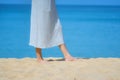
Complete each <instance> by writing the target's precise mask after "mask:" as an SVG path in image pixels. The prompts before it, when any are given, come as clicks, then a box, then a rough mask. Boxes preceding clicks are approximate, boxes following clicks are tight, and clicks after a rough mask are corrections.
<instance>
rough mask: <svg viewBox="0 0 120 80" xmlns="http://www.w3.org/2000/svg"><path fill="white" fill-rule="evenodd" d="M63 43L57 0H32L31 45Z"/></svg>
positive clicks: (49, 45)
mask: <svg viewBox="0 0 120 80" xmlns="http://www.w3.org/2000/svg"><path fill="white" fill-rule="evenodd" d="M63 43H64V39H63V34H62V26H61V23H60V20H59V17H58V14H57V10H56V6H55V0H32V8H31V27H30V40H29V45H31V46H34V47H37V48H49V47H53V46H58V45H60V44H63Z"/></svg>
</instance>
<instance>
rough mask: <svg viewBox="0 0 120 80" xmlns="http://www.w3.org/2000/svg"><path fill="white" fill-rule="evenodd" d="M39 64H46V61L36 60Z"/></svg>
mask: <svg viewBox="0 0 120 80" xmlns="http://www.w3.org/2000/svg"><path fill="white" fill-rule="evenodd" d="M37 62H39V63H47V60H37Z"/></svg>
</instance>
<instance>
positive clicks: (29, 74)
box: [0, 57, 120, 80]
mask: <svg viewBox="0 0 120 80" xmlns="http://www.w3.org/2000/svg"><path fill="white" fill-rule="evenodd" d="M45 59H46V60H49V62H48V63H44V64H41V63H38V62H37V61H36V59H35V58H29V57H26V58H21V59H17V58H0V80H120V58H79V59H78V60H77V61H72V62H66V61H64V60H63V59H62V58H45Z"/></svg>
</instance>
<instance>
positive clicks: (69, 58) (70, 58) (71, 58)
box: [65, 56, 77, 61]
mask: <svg viewBox="0 0 120 80" xmlns="http://www.w3.org/2000/svg"><path fill="white" fill-rule="evenodd" d="M76 60H77V59H76V58H73V57H71V56H70V57H67V58H65V61H76Z"/></svg>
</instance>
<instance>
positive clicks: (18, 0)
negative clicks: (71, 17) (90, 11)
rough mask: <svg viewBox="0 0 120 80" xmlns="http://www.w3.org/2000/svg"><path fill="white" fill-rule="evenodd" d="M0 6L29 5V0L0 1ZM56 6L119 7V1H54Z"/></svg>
mask: <svg viewBox="0 0 120 80" xmlns="http://www.w3.org/2000/svg"><path fill="white" fill-rule="evenodd" d="M0 3H1V4H30V3H31V0H0ZM56 3H57V4H73V5H74V4H75V5H120V0H56Z"/></svg>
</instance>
